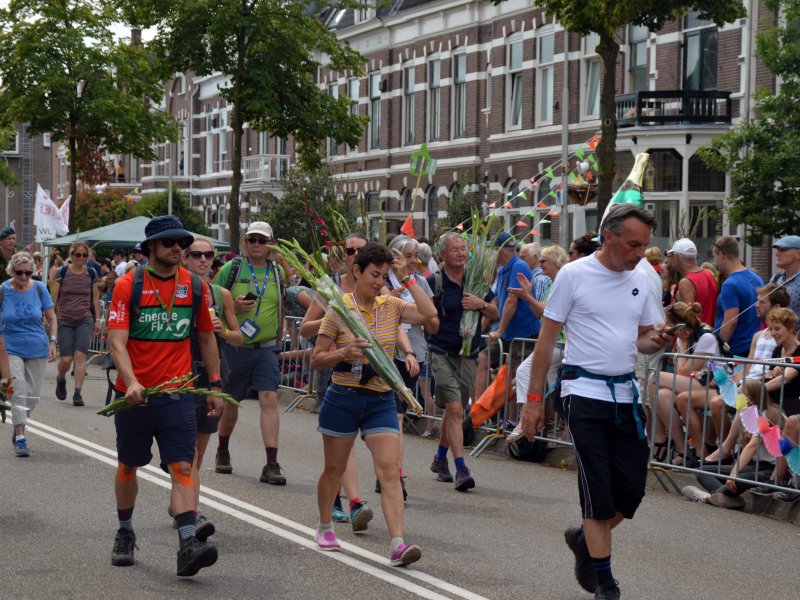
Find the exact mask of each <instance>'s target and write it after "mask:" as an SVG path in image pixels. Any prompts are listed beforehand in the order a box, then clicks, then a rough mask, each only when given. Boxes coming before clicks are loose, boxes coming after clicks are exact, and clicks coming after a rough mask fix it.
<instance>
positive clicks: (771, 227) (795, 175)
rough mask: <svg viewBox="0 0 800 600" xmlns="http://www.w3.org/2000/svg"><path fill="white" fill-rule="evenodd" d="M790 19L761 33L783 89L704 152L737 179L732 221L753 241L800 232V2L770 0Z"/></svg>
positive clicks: (761, 49) (760, 42) (761, 50)
mask: <svg viewBox="0 0 800 600" xmlns="http://www.w3.org/2000/svg"><path fill="white" fill-rule="evenodd" d="M766 4H767V6H768V7H769V9H770V10H772V11H774V12H775V13H776V14H777V13H778V12H779V11H780V12H782V13H783V16H784V19H783V23H782V25H781V26H776V27H773V28H770V29H767V30H764V31H761V32H760V33H759V34H758V38H757V54H758V57H759V58H760V59H761V60H762V61H763V63H764V64H765V65H766V66H767V67H768V68H769V70H770V72H772V74H773V75H775V76H776V77H779V78H780V89H778V90H777V92H776V91H775V90H774V89H763V90H760V91H759V92H758V93H757V94H756V104H755V107H754V117H753V118H752V119H749V120H747V119H744V120H742V122H741V123H739V124H738V125H737V126H736V127H734V128H733V129H731V130H730V131H728V132H727V133H725V134H724V135H721V136H720V137H718V138H716V139H714V141H713V142H712V143H711V145H710V146H707V147H705V148H702V149H701V150H700V151H698V154H699V155H700V157H701V158H702V159H703V161H704V162H705V163H706V165H708V166H709V167H711V168H714V169H717V170H719V171H722V172H724V173H729V174H730V177H731V186H732V191H731V197H730V199H729V200H728V202H727V211H728V215H729V216H730V220H731V222H733V223H735V224H737V225H738V224H744V225H745V226H746V228H747V229H746V240H747V242H748V243H751V244H756V245H760V244H761V243H762V240H763V236H773V237H778V236H782V235H786V234H797V233H798V232H800V217H798V214H800V172H798V169H797V168H796V166H795V163H796V162H797V153H798V150H800V105H798V102H797V98H798V96H800V27H799V26H798V23H800V0H767V2H766Z"/></svg>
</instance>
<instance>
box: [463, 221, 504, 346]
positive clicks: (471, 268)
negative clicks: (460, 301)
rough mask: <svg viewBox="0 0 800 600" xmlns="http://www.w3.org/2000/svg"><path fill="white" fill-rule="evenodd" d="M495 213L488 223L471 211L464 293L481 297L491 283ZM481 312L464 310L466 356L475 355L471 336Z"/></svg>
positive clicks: (493, 265) (494, 260) (476, 327)
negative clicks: (492, 232)
mask: <svg viewBox="0 0 800 600" xmlns="http://www.w3.org/2000/svg"><path fill="white" fill-rule="evenodd" d="M494 219H495V215H491V216H490V217H489V218H488V219H487V220H486V222H484V221H483V219H482V218H481V216H480V215H479V214H478V212H477V211H473V212H472V228H471V233H470V234H469V235H467V234H466V233H465V234H464V236H465V237H466V238H467V251H468V252H469V258H468V259H467V267H466V275H465V278H464V293H465V294H472V295H473V296H477V297H478V298H483V297H484V296H486V293H487V292H488V291H489V284H490V282H491V280H492V275H493V273H494V268H495V265H496V264H497V258H496V256H495V253H494V244H493V243H490V242H493V241H494V238H495V235H492V234H491V229H492V223H493V222H494ZM480 317H481V315H480V313H479V312H478V311H475V310H465V311H464V314H463V316H462V317H461V338H462V340H463V341H462V344H461V354H462V355H463V356H471V355H472V351H473V348H472V339H473V338H474V337H475V332H476V331H477V330H478V323H479V321H480Z"/></svg>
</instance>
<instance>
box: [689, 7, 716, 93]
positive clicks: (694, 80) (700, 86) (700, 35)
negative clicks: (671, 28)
mask: <svg viewBox="0 0 800 600" xmlns="http://www.w3.org/2000/svg"><path fill="white" fill-rule="evenodd" d="M693 17H694V18H693ZM708 25H711V26H710V27H708ZM684 26H685V27H686V28H688V27H691V26H694V27H702V29H697V30H694V31H691V32H687V33H686V34H685V35H684V37H683V89H684V90H695V91H696V90H716V89H717V45H718V40H719V31H718V30H717V28H716V26H715V25H714V23H713V22H710V21H704V20H702V19H700V18H698V17H697V16H696V13H693V12H690V13H689V14H688V15H687V16H686V17H685V25H684Z"/></svg>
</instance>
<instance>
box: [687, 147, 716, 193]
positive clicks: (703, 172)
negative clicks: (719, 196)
mask: <svg viewBox="0 0 800 600" xmlns="http://www.w3.org/2000/svg"><path fill="white" fill-rule="evenodd" d="M689 191H690V192H724V191H725V173H722V172H721V171H717V170H716V169H712V168H711V167H707V166H706V164H705V163H704V162H703V161H702V159H701V158H700V157H699V156H697V155H696V154H695V155H694V156H692V158H690V159H689Z"/></svg>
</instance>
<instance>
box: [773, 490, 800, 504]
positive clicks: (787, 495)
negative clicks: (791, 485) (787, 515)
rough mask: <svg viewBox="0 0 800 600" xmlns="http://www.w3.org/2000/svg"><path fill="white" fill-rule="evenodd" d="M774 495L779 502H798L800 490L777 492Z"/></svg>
mask: <svg viewBox="0 0 800 600" xmlns="http://www.w3.org/2000/svg"><path fill="white" fill-rule="evenodd" d="M772 497H773V498H774V499H775V500H777V501H778V502H797V501H798V500H800V492H796V491H794V490H786V491H785V492H775V493H774V494H773V495H772Z"/></svg>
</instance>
